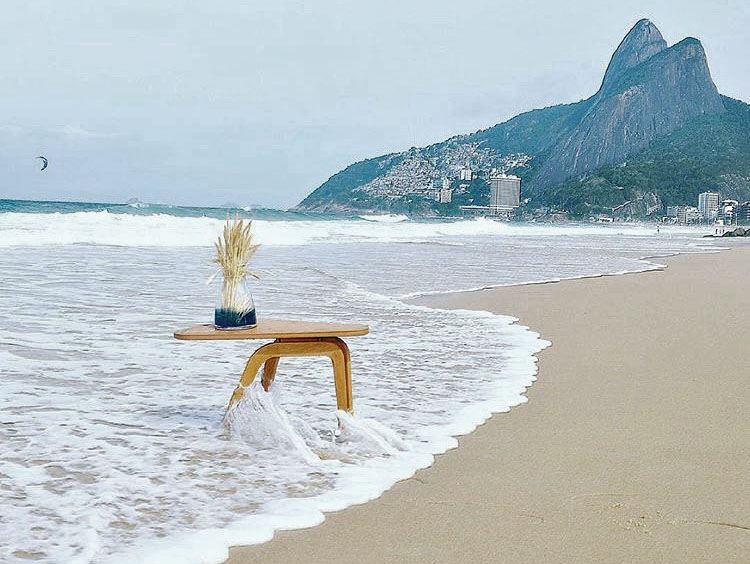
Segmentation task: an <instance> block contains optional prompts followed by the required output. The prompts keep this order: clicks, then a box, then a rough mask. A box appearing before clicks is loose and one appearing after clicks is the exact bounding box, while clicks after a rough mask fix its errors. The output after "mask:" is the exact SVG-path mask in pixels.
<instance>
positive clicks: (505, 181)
mask: <svg viewBox="0 0 750 564" xmlns="http://www.w3.org/2000/svg"><path fill="white" fill-rule="evenodd" d="M519 205H521V179H520V178H519V177H517V176H508V175H505V174H502V173H498V172H493V173H492V174H490V212H491V213H509V212H510V211H512V210H513V208H517V207H518V206H519Z"/></svg>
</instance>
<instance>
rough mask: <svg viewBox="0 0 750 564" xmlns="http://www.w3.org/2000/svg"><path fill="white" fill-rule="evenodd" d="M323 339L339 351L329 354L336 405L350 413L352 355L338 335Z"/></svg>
mask: <svg viewBox="0 0 750 564" xmlns="http://www.w3.org/2000/svg"><path fill="white" fill-rule="evenodd" d="M325 341H326V342H327V343H331V344H333V345H335V346H336V348H337V349H338V352H339V353H340V354H335V355H330V358H331V362H332V363H333V380H334V384H335V386H336V407H337V408H338V409H343V410H344V411H348V412H349V413H351V412H352V411H353V410H354V399H353V397H352V357H351V354H350V352H349V347H348V346H347V345H346V343H345V342H344V341H342V340H341V339H339V338H338V337H332V338H330V339H325Z"/></svg>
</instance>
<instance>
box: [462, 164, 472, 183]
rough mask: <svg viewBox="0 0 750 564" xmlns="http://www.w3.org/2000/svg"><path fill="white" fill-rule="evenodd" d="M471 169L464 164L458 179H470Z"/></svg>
mask: <svg viewBox="0 0 750 564" xmlns="http://www.w3.org/2000/svg"><path fill="white" fill-rule="evenodd" d="M471 175H472V173H471V169H470V168H469V167H468V166H466V167H464V168H462V169H461V172H460V178H459V180H471Z"/></svg>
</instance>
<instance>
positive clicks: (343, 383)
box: [227, 337, 354, 412]
mask: <svg viewBox="0 0 750 564" xmlns="http://www.w3.org/2000/svg"><path fill="white" fill-rule="evenodd" d="M283 356H327V357H328V358H330V359H331V363H332V364H333V380H334V384H335V387H336V407H337V408H338V409H342V410H344V411H349V412H351V411H352V409H353V408H354V402H353V400H352V368H351V355H350V353H349V347H347V346H346V343H345V342H344V341H342V340H341V339H339V338H338V337H331V338H322V339H296V340H291V339H290V340H284V341H282V340H277V341H275V342H273V343H269V344H267V345H263V346H262V347H260V348H259V349H258V350H257V351H255V352H254V353H253V355H252V356H251V357H250V360H248V361H247V364H246V365H245V370H244V371H243V372H242V376H241V377H240V383H239V385H238V386H237V387H236V388H235V390H234V393H233V394H232V398H231V399H230V400H229V406H227V411H229V410H230V409H231V408H232V406H233V405H234V404H235V403H237V402H238V401H239V400H240V399H242V396H243V395H245V389H246V388H247V387H248V386H250V384H252V383H253V380H255V376H256V374H257V373H258V370H260V367H261V366H263V380H262V384H263V388H264V389H265V390H266V391H268V389H269V387H270V386H271V384H272V382H273V380H274V377H275V375H276V367H277V366H278V364H279V359H280V358H281V357H283Z"/></svg>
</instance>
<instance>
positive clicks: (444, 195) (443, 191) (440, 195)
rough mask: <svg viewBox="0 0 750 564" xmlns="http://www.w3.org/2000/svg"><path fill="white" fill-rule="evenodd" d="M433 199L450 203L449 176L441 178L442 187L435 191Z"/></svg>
mask: <svg viewBox="0 0 750 564" xmlns="http://www.w3.org/2000/svg"><path fill="white" fill-rule="evenodd" d="M435 200H437V202H438V203H440V204H450V203H451V202H452V201H453V188H451V181H450V179H449V178H443V187H442V188H440V189H439V190H438V191H437V192H436V193H435Z"/></svg>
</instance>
